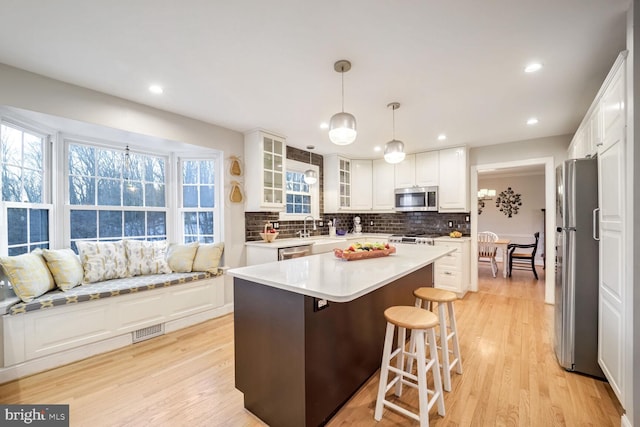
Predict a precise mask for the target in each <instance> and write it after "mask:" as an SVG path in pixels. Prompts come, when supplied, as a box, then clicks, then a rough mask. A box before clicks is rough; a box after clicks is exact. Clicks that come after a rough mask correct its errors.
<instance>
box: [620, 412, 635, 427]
mask: <svg viewBox="0 0 640 427" xmlns="http://www.w3.org/2000/svg"><path fill="white" fill-rule="evenodd" d="M620 426H621V427H633V424H631V421H630V420H629V418H628V417H627V414H624V415H622V418H621V419H620Z"/></svg>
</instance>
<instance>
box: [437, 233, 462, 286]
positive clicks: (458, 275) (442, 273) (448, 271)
mask: <svg viewBox="0 0 640 427" xmlns="http://www.w3.org/2000/svg"><path fill="white" fill-rule="evenodd" d="M435 245H436V246H446V247H450V248H455V252H452V253H450V254H448V255H445V256H444V257H442V258H440V259H439V260H437V261H436V262H435V263H434V283H433V286H434V287H435V288H438V289H445V290H448V291H451V292H455V293H456V295H458V297H459V298H462V297H463V296H464V295H465V294H466V293H467V290H468V289H469V279H470V275H469V263H470V258H469V245H470V241H469V240H468V239H464V240H456V241H453V240H449V241H446V240H445V241H438V240H436V241H435Z"/></svg>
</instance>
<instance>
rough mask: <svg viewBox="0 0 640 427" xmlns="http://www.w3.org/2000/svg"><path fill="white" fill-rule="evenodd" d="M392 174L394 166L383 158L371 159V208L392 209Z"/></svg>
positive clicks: (393, 200)
mask: <svg viewBox="0 0 640 427" xmlns="http://www.w3.org/2000/svg"><path fill="white" fill-rule="evenodd" d="M394 175H395V167H394V165H393V164H391V163H387V162H386V160H384V159H377V160H374V161H373V179H372V181H373V188H372V190H373V196H372V200H371V201H372V208H373V210H378V211H385V210H388V211H392V210H393V208H394V205H395V199H394V197H395V196H394V192H393V191H394V189H395V183H394Z"/></svg>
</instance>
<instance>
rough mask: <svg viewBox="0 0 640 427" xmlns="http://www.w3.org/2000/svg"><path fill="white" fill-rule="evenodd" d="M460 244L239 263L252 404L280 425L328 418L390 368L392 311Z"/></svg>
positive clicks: (238, 365) (241, 330) (239, 314)
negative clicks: (386, 363) (383, 365)
mask: <svg viewBox="0 0 640 427" xmlns="http://www.w3.org/2000/svg"><path fill="white" fill-rule="evenodd" d="M451 251H452V249H451V248H445V247H434V246H418V245H399V247H398V248H397V252H396V253H395V254H392V255H390V256H387V257H382V258H373V259H365V260H359V261H343V260H340V259H337V258H336V257H335V256H334V255H333V253H327V254H321V255H313V256H309V257H304V258H296V259H291V260H287V261H282V262H272V263H266V264H259V265H254V266H249V267H241V268H236V269H231V270H229V271H228V274H230V275H232V276H234V342H235V375H236V388H238V389H239V390H240V391H242V392H243V393H244V406H245V408H246V409H247V410H249V411H251V412H252V413H254V414H255V415H257V416H258V417H259V418H260V419H262V420H263V421H264V422H266V423H267V424H269V425H271V426H273V427H280V426H282V427H288V426H295V427H298V426H318V425H323V424H325V423H326V422H327V421H328V420H329V419H330V418H331V416H333V415H334V414H335V413H336V412H337V411H338V409H340V407H341V406H342V405H343V404H344V403H345V402H346V401H347V400H348V399H349V397H351V396H352V395H353V394H354V393H355V392H356V391H357V390H358V389H359V388H360V387H361V386H362V385H363V384H364V383H365V382H366V380H367V379H368V378H369V377H370V376H371V375H373V374H374V373H375V372H376V370H377V369H378V368H379V367H380V361H381V357H382V346H383V344H384V332H385V325H386V323H385V320H384V316H383V312H384V310H385V309H386V308H387V307H390V306H392V305H413V302H414V298H413V294H412V292H413V290H414V289H415V288H417V287H420V286H432V265H431V264H432V263H433V261H435V260H436V259H438V258H440V257H442V256H444V255H446V254H448V253H449V252H451Z"/></svg>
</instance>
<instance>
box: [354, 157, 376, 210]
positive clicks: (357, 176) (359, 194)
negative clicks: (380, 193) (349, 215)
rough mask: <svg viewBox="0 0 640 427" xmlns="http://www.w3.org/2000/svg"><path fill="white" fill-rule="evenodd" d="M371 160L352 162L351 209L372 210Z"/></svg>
mask: <svg viewBox="0 0 640 427" xmlns="http://www.w3.org/2000/svg"><path fill="white" fill-rule="evenodd" d="M372 173H373V170H372V163H371V160H351V208H352V209H354V210H358V211H362V210H371V196H372V185H373V181H372Z"/></svg>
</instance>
